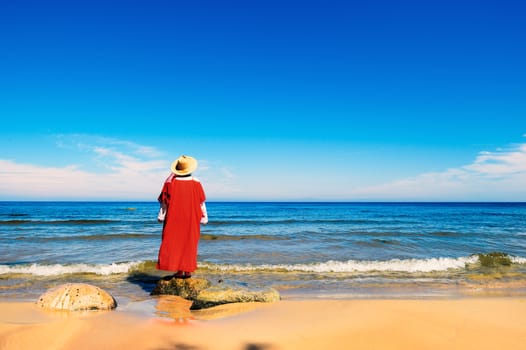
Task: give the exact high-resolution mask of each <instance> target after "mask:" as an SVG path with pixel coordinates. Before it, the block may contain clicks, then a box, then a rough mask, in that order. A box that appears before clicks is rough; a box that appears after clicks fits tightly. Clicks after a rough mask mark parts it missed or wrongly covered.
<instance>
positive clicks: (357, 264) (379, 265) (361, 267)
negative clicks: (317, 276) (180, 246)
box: [200, 256, 478, 273]
mask: <svg viewBox="0 0 526 350" xmlns="http://www.w3.org/2000/svg"><path fill="white" fill-rule="evenodd" d="M477 261H478V257H476V256H469V257H460V258H430V259H392V260H387V261H378V260H373V261H366V260H348V261H334V260H330V261H327V262H323V263H314V264H291V265H285V264H276V265H270V264H268V265H249V264H247V265H215V264H201V265H200V267H204V268H208V269H211V270H220V271H239V272H242V271H257V270H271V271H280V270H281V271H283V270H284V271H298V272H317V273H324V272H374V271H378V272H389V271H392V272H434V271H446V270H449V269H460V268H464V267H465V266H466V264H472V263H475V262H477Z"/></svg>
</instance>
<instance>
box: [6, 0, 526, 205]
mask: <svg viewBox="0 0 526 350" xmlns="http://www.w3.org/2000/svg"><path fill="white" fill-rule="evenodd" d="M525 10H526V5H525V3H524V2H522V1H506V0H499V1H483V0H479V1H462V0H456V1H449V0H444V1H421V0H419V1H380V0H371V1H360V2H355V1H286V0H280V1H272V0H266V1H257V0H254V1H199V0H153V1H133V0H128V1H98V0H92V1H62V2H60V1H53V0H50V1H45V2H43V1H25V0H20V1H4V2H2V4H0V200H104V201H106V200H109V201H114V200H115V201H118V200H145V201H155V200H156V198H157V195H158V193H159V191H160V189H161V186H162V182H163V181H164V179H165V178H166V176H168V174H169V168H170V164H171V162H172V161H173V160H174V159H176V158H177V157H179V156H180V155H182V154H186V155H190V156H193V157H195V158H197V160H198V161H199V168H198V169H197V170H196V171H195V173H194V175H195V176H196V177H198V178H199V179H200V180H201V182H202V183H203V186H204V188H205V191H206V194H207V197H208V200H209V201H526V65H525V64H524V62H526V45H525V44H526V21H524V13H526V11H525Z"/></svg>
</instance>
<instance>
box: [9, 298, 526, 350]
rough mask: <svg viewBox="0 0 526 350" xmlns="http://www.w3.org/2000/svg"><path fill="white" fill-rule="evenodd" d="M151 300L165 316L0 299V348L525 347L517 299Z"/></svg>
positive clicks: (525, 307)
mask: <svg viewBox="0 0 526 350" xmlns="http://www.w3.org/2000/svg"><path fill="white" fill-rule="evenodd" d="M159 301H160V303H159V304H158V305H157V306H156V308H157V309H162V310H161V311H163V312H164V314H165V316H166V315H168V316H169V317H159V316H157V315H155V314H153V313H152V314H149V315H148V314H139V313H133V312H126V311H106V312H96V313H93V312H87V313H86V312H85V313H80V314H79V313H75V314H67V313H49V312H43V311H41V310H38V309H37V308H36V306H35V305H34V304H33V303H20V302H13V303H6V302H3V303H0V349H6V350H10V349H77V350H78V349H159V350H161V349H240V350H241V349H246V350H247V349H260V350H263V349H266V350H269V349H478V350H480V349H506V350H509V349H517V350H519V349H524V348H525V344H526V298H463V299H426V300H423V299H420V300H408V299H405V300H392V299H391V300H381V299H379V300H378V299H377V300H314V299H311V300H294V301H289V300H284V301H280V302H276V303H271V304H255V303H254V304H249V305H243V304H232V305H223V306H220V307H217V308H214V309H209V310H206V311H204V312H192V313H191V312H189V311H184V307H183V308H182V309H180V310H179V311H177V310H176V309H177V307H176V308H175V311H174V309H173V307H172V309H171V310H170V308H166V305H164V304H166V299H162V298H161V299H160V300H159ZM163 303H164V304H163ZM168 304H171V305H172V306H173V305H174V304H173V303H168ZM178 305H179V306H181V305H184V303H183V304H178ZM163 308H164V309H163ZM214 314H215V316H214ZM179 316H181V317H179Z"/></svg>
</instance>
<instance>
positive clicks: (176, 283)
mask: <svg viewBox="0 0 526 350" xmlns="http://www.w3.org/2000/svg"><path fill="white" fill-rule="evenodd" d="M208 287H210V282H209V281H207V280H205V279H202V278H185V279H183V278H171V279H165V278H163V279H161V280H159V282H157V285H156V286H155V288H154V289H153V291H152V293H151V294H152V295H164V294H168V295H178V296H180V297H182V298H185V299H188V300H195V298H196V297H197V295H198V294H199V292H201V291H202V290H203V289H206V288H208Z"/></svg>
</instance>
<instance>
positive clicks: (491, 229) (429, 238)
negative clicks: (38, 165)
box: [0, 202, 526, 301]
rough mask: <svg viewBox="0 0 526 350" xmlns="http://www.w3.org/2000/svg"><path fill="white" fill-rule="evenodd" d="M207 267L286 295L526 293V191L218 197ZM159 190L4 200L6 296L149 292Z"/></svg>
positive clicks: (1, 264) (0, 280) (204, 245)
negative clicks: (145, 197) (391, 199)
mask: <svg viewBox="0 0 526 350" xmlns="http://www.w3.org/2000/svg"><path fill="white" fill-rule="evenodd" d="M207 208H208V214H209V220H210V221H209V223H208V225H206V226H202V230H201V240H200V243H199V255H198V266H199V268H198V270H197V271H196V272H195V274H194V276H196V277H203V278H207V279H210V280H211V281H212V282H214V281H218V280H228V281H229V282H230V283H233V284H239V285H241V286H249V287H252V288H265V287H273V288H275V289H277V290H278V291H279V292H280V293H281V295H282V297H284V298H302V297H310V298H312V297H319V298H382V297H390V298H396V297H415V298H425V297H452V296H477V295H507V296H509V295H526V203H310V202H309V203H295V202H290V203H285V202H276V203H267V202H258V203H250V202H239V203H234V202H208V203H207ZM157 211H158V203H156V202H0V297H1V298H3V299H16V300H35V299H36V298H37V297H38V296H39V295H40V294H41V293H42V292H44V291H45V290H46V289H48V288H50V287H53V286H55V285H58V284H61V283H66V282H87V283H92V284H95V285H98V286H100V287H102V288H105V289H107V290H108V291H109V292H111V293H112V294H113V295H114V296H115V297H116V298H117V299H118V300H126V301H134V300H139V301H140V300H146V299H148V298H150V296H149V294H150V291H151V290H152V289H153V286H154V285H155V282H156V281H157V280H158V279H159V278H161V277H162V276H166V275H169V274H170V273H169V272H166V271H158V270H156V269H155V262H156V258H157V252H158V248H159V244H160V241H161V230H162V225H161V224H159V223H157V220H156V218H157Z"/></svg>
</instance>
